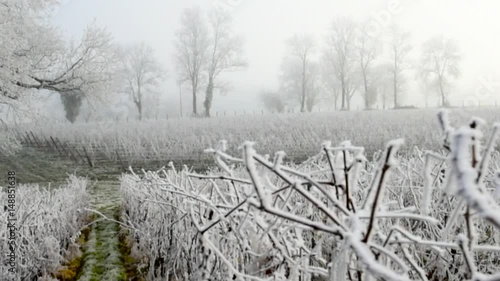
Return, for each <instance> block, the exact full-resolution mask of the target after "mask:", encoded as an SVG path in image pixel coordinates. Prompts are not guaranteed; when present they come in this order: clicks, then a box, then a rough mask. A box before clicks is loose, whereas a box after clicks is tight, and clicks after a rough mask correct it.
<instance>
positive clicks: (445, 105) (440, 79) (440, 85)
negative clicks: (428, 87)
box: [439, 77, 448, 107]
mask: <svg viewBox="0 0 500 281" xmlns="http://www.w3.org/2000/svg"><path fill="white" fill-rule="evenodd" d="M439 91H440V92H441V107H447V106H448V101H447V100H446V95H445V93H444V87H443V79H442V78H441V77H439Z"/></svg>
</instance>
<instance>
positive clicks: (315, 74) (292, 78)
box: [279, 57, 321, 112]
mask: <svg viewBox="0 0 500 281" xmlns="http://www.w3.org/2000/svg"><path fill="white" fill-rule="evenodd" d="M320 74H321V73H320V71H319V67H318V64H317V63H316V62H314V61H309V62H308V65H307V69H306V70H305V73H304V70H303V63H302V61H301V60H298V59H297V58H295V57H285V58H284V60H283V63H282V65H281V73H280V76H279V79H280V83H281V85H280V91H281V92H283V93H284V94H286V95H287V96H289V97H290V98H292V99H293V100H296V101H297V102H298V104H299V106H300V110H301V112H305V111H309V112H310V111H312V109H313V107H314V106H315V105H316V104H317V103H318V102H319V95H320V93H321V84H320V82H321V81H320V78H321V76H320ZM304 77H305V78H304ZM304 80H305V81H304Z"/></svg>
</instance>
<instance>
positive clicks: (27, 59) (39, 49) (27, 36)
mask: <svg viewBox="0 0 500 281" xmlns="http://www.w3.org/2000/svg"><path fill="white" fill-rule="evenodd" d="M55 5H57V3H56V2H55V1H51V0H32V1H30V0H4V1H2V3H1V5H0V18H1V19H2V23H1V24H0V33H1V34H2V36H3V38H5V40H3V41H2V47H1V48H0V103H2V104H6V105H8V106H11V107H14V108H20V107H21V106H22V105H23V103H24V102H26V99H25V98H26V97H29V95H28V93H29V92H31V91H35V90H49V91H53V92H57V93H59V94H60V95H61V97H62V99H68V98H67V97H68V96H75V95H76V96H78V97H70V98H69V99H83V98H90V99H93V98H97V99H98V98H99V97H100V96H101V95H103V94H104V93H107V92H109V89H112V88H113V86H114V82H116V79H115V78H116V65H117V64H116V62H117V60H116V56H115V46H114V45H113V43H112V37H111V35H110V34H109V33H108V32H107V31H106V30H104V29H101V28H98V27H96V26H95V25H94V24H91V25H89V26H88V27H87V28H86V30H85V31H84V35H83V37H82V38H81V40H80V41H78V42H74V41H71V42H65V41H64V39H63V36H62V35H61V33H60V32H59V31H58V29H57V28H56V27H54V26H53V25H51V23H50V17H49V16H48V15H49V13H47V11H48V10H50V9H51V8H53V7H54V6H55ZM63 96H65V97H66V98H64V97H63ZM65 104H67V103H65ZM70 104H72V106H78V104H81V103H70ZM67 112H68V110H67ZM76 113H77V111H74V110H73V113H71V114H69V115H67V116H72V114H76ZM68 119H69V120H70V121H74V119H75V118H73V117H68Z"/></svg>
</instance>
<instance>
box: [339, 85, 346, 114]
mask: <svg viewBox="0 0 500 281" xmlns="http://www.w3.org/2000/svg"><path fill="white" fill-rule="evenodd" d="M341 84H342V106H341V108H340V110H346V97H347V91H346V88H345V82H344V79H342V80H341Z"/></svg>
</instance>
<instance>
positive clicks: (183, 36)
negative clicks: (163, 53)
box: [175, 8, 209, 115]
mask: <svg viewBox="0 0 500 281" xmlns="http://www.w3.org/2000/svg"><path fill="white" fill-rule="evenodd" d="M176 37H177V40H176V42H175V48H176V52H175V61H176V63H177V68H178V71H179V76H180V77H179V80H187V81H189V82H190V84H191V90H192V95H193V114H194V115H198V100H197V94H198V88H199V87H200V84H201V81H202V74H203V73H202V71H203V68H204V67H205V66H206V63H207V51H208V46H209V39H208V30H207V28H206V25H205V21H204V17H203V14H202V12H201V10H200V9H199V8H190V9H185V10H184V13H183V15H182V19H181V28H180V30H179V31H178V32H177V34H176Z"/></svg>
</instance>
